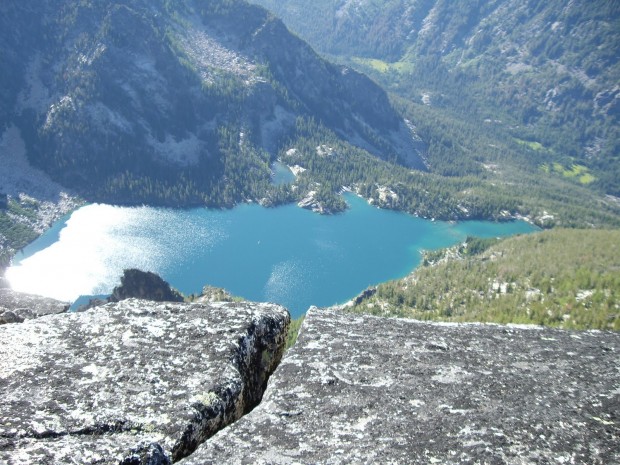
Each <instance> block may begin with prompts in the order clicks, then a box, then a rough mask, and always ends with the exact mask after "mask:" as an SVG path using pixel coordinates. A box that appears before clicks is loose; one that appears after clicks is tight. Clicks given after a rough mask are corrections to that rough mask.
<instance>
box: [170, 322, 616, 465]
mask: <svg viewBox="0 0 620 465" xmlns="http://www.w3.org/2000/svg"><path fill="white" fill-rule="evenodd" d="M180 463H182V464H183V465H205V464H222V463H226V464H316V463H321V464H349V463H360V464H368V463H373V464H375V463H376V464H432V463H437V464H464V463H468V464H474V463H475V464H543V463H545V464H547V463H549V464H551V463H553V464H589V465H592V464H611V463H620V334H618V333H611V332H599V331H588V332H567V331H561V330H552V329H542V328H539V327H524V326H519V327H517V326H499V325H483V324H441V323H424V322H417V321H412V320H402V319H384V318H378V317H373V316H365V315H354V314H346V313H341V312H338V311H327V310H311V311H309V313H308V314H307V316H306V319H305V321H304V323H303V325H302V328H301V331H300V334H299V338H298V340H297V343H296V345H295V346H294V347H293V348H292V349H291V350H290V351H289V352H287V354H286V356H285V357H284V359H283V360H282V363H281V364H280V366H279V367H278V368H277V370H276V372H275V373H274V375H273V376H272V377H271V379H270V381H269V386H268V388H267V391H266V393H265V396H264V397H263V401H262V403H261V404H260V405H259V406H258V407H257V408H256V409H254V410H253V411H252V412H251V413H250V414H248V415H247V416H245V417H243V418H242V419H241V420H239V421H238V422H236V423H235V424H233V425H231V426H230V427H228V428H226V429H225V430H222V431H220V432H219V433H218V434H216V435H215V436H214V437H212V438H211V439H210V440H208V441H207V442H206V443H205V444H203V445H202V446H201V447H200V448H199V449H198V450H197V451H196V452H195V453H194V454H192V455H191V456H190V457H188V458H186V459H184V460H183V461H181V462H180Z"/></svg>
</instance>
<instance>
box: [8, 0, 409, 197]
mask: <svg viewBox="0 0 620 465" xmlns="http://www.w3.org/2000/svg"><path fill="white" fill-rule="evenodd" d="M0 11H1V12H2V19H1V20H0V21H2V22H1V26H2V28H1V32H0V59H1V61H2V63H3V64H4V65H3V68H4V69H5V70H7V72H6V73H3V76H2V77H0V79H1V81H0V84H2V86H1V87H2V91H1V94H0V99H1V101H2V103H3V105H2V110H0V111H1V113H0V128H2V129H3V130H4V129H5V128H12V127H16V128H17V129H18V130H19V136H20V137H21V138H22V140H23V141H24V143H25V146H26V149H27V153H28V157H29V159H30V160H31V162H33V163H34V164H35V165H36V166H38V167H40V168H42V169H44V170H45V171H46V172H48V173H50V174H51V175H52V177H53V178H54V179H55V180H56V181H59V182H60V183H61V184H63V185H65V186H69V187H74V188H76V189H77V190H78V191H80V192H82V193H83V194H86V195H87V196H88V197H89V198H93V199H102V200H115V201H119V202H124V203H127V202H138V201H144V200H147V201H150V202H152V203H170V204H191V203H197V204H200V203H205V202H206V203H215V204H222V203H224V204H226V203H231V202H234V201H238V200H243V199H247V198H255V197H257V196H258V195H259V194H264V192H260V191H261V189H262V190H264V189H265V186H266V185H268V184H269V174H270V173H269V163H268V162H269V159H270V158H271V157H273V156H275V153H276V152H277V150H278V149H279V148H280V144H281V142H282V141H283V140H284V139H286V138H287V137H290V136H291V134H292V129H294V127H295V123H296V118H297V117H299V116H304V117H311V118H315V119H316V120H320V121H321V122H322V123H323V124H324V125H325V126H326V127H327V128H329V129H330V130H332V131H335V132H336V133H338V134H340V135H341V137H343V138H345V139H347V140H349V141H351V142H353V143H355V144H358V145H361V146H363V147H365V148H368V149H369V150H372V151H373V152H374V153H376V154H378V155H380V156H385V157H388V156H396V155H400V156H401V158H402V159H403V160H409V161H410V162H412V163H414V162H415V155H413V154H412V153H409V152H406V153H402V152H403V150H402V144H400V145H399V144H397V143H400V140H401V139H404V140H409V141H410V142H411V134H409V133H408V131H406V130H405V129H406V128H403V126H402V124H401V121H400V118H399V117H398V115H397V114H396V112H395V111H394V110H393V109H392V107H391V106H390V104H389V102H388V100H387V97H386V95H385V93H384V92H383V91H382V90H381V89H380V88H379V87H377V86H376V85H375V84H373V83H372V81H370V80H369V79H367V78H366V77H364V76H362V75H359V74H358V73H356V72H353V71H350V70H347V69H345V68H341V67H336V66H334V65H331V64H329V63H327V62H326V61H324V60H322V59H321V58H319V57H318V56H317V55H316V54H315V53H314V52H313V51H312V49H310V47H308V46H307V45H306V44H305V43H303V42H302V41H301V40H300V39H298V38H296V37H294V36H292V35H291V34H290V33H289V32H288V30H287V29H286V28H285V27H284V26H283V24H282V23H281V22H280V21H279V20H277V19H275V18H274V17H273V16H271V15H270V14H269V13H268V12H267V11H265V10H263V9H261V8H260V7H256V6H250V5H247V4H246V3H245V2H242V1H234V2H225V1H221V0H217V1H211V2H200V1H194V0H186V1H179V2H168V1H163V0H158V1H154V2H147V1H145V0H124V1H115V2H111V3H99V2H77V1H73V0H63V1H61V2H51V1H43V2H38V3H37V4H36V5H30V4H29V5H24V4H23V3H21V2H17V1H7V2H3V4H2V5H1V6H0ZM385 134H387V135H385ZM392 139H393V140H392ZM409 148H411V149H412V150H414V147H413V146H412V145H411V143H410V144H409ZM265 150H266V151H268V152H271V155H269V154H266V153H265V152H264V151H265ZM399 152H401V153H399Z"/></svg>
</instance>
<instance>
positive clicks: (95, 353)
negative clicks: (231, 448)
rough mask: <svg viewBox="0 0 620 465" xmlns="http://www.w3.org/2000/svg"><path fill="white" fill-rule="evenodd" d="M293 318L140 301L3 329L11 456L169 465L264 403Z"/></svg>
mask: <svg viewBox="0 0 620 465" xmlns="http://www.w3.org/2000/svg"><path fill="white" fill-rule="evenodd" d="M289 321H290V317H289V314H288V312H287V311H286V309H284V308H283V307H280V306H277V305H274V304H256V303H247V302H244V303H210V304H187V303H156V302H150V301H144V300H136V299H129V300H125V301H122V302H119V303H111V304H107V305H105V306H102V307H97V308H93V309H91V310H88V311H86V312H83V313H68V314H63V315H53V316H47V317H44V318H39V319H36V320H29V321H26V322H24V323H22V324H18V325H3V326H2V327H0V463H2V464H8V465H17V464H31V463H37V464H50V465H51V464H65V463H67V464H68V463H79V464H95V463H96V464H108V463H109V464H112V463H114V464H118V463H123V464H150V465H155V464H166V463H170V462H173V461H176V460H179V459H180V458H182V457H184V456H186V455H188V454H190V453H191V452H192V451H193V450H194V449H195V448H196V447H197V446H198V445H199V444H200V443H202V442H203V441H204V440H205V439H206V438H208V437H209V436H211V435H212V434H214V433H215V432H216V431H217V430H219V429H221V428H223V427H224V426H226V425H227V424H229V423H231V422H232V421H234V420H236V419H237V418H239V417H240V416H242V415H243V414H245V413H247V411H249V410H250V409H251V408H253V407H254V406H255V405H256V404H257V403H258V402H259V401H260V399H261V397H262V394H263V392H264V389H265V386H266V382H267V378H268V376H269V374H270V373H271V372H272V371H273V370H274V369H275V367H276V366H277V364H278V362H279V360H280V358H281V355H282V352H283V350H284V344H285V339H286V332H287V329H288V324H289Z"/></svg>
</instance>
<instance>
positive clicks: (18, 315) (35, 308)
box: [0, 287, 69, 325]
mask: <svg viewBox="0 0 620 465" xmlns="http://www.w3.org/2000/svg"><path fill="white" fill-rule="evenodd" d="M67 310H69V304H68V303H67V302H61V301H58V300H55V299H49V298H47V297H41V296H38V295H32V294H24V293H22V292H16V291H13V290H12V289H7V288H1V287H0V325H2V324H5V323H21V322H23V321H24V320H30V319H33V318H39V317H41V316H44V315H55V314H58V313H65V312H66V311H67Z"/></svg>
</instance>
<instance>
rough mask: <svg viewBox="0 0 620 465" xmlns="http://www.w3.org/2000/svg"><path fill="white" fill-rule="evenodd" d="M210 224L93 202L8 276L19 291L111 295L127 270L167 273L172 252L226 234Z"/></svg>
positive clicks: (202, 244) (55, 295)
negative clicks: (56, 239)
mask: <svg viewBox="0 0 620 465" xmlns="http://www.w3.org/2000/svg"><path fill="white" fill-rule="evenodd" d="M180 220H181V221H180ZM206 226H207V225H205V224H200V222H198V221H196V220H194V221H192V217H191V216H182V217H179V216H177V215H175V212H174V211H173V210H165V209H153V208H148V207H138V208H123V207H115V206H110V205H98V204H94V205H88V206H86V207H83V208H80V209H79V210H77V211H76V212H74V213H73V214H72V215H71V218H70V219H69V220H68V221H67V223H66V226H65V228H64V229H62V230H61V232H60V238H59V241H57V242H55V243H53V244H52V245H51V246H49V247H48V248H46V249H44V250H42V251H39V252H36V253H35V254H34V255H32V256H30V257H27V258H24V259H20V258H19V256H18V257H17V261H16V263H15V264H14V266H12V267H11V268H9V269H8V270H7V272H6V276H7V279H8V280H9V282H10V283H11V286H12V288H13V289H14V290H16V291H20V292H27V293H33V294H41V295H45V296H47V297H52V298H55V299H59V300H63V301H73V300H75V299H76V298H77V297H79V296H80V295H83V294H93V295H96V294H109V293H111V291H112V289H113V287H114V286H115V285H117V284H118V283H119V277H120V273H121V271H122V270H123V269H126V268H139V269H141V270H146V271H154V272H162V271H163V270H165V269H166V265H167V262H168V260H169V257H170V256H177V257H179V256H185V255H187V254H190V253H191V252H192V249H193V248H195V247H198V246H200V247H201V248H205V247H206V248H208V247H209V246H212V245H213V244H214V243H215V242H216V241H217V240H218V239H221V238H222V231H221V230H220V228H219V227H218V226H217V225H215V224H211V225H210V228H207V227H206Z"/></svg>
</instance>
